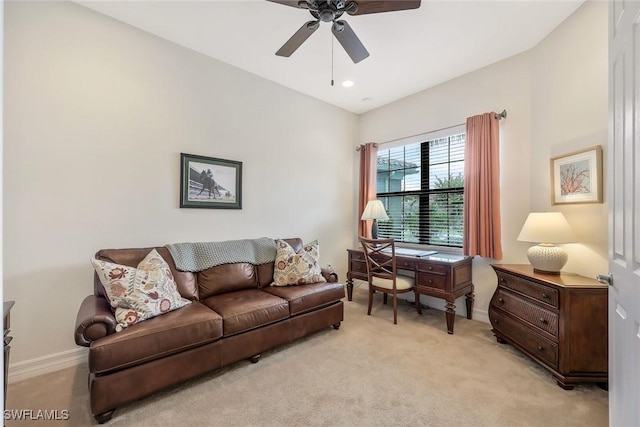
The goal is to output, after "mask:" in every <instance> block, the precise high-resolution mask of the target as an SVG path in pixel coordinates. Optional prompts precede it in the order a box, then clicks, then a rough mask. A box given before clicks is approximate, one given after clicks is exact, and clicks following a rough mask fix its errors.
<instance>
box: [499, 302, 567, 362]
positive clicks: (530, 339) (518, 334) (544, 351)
mask: <svg viewBox="0 0 640 427" xmlns="http://www.w3.org/2000/svg"><path fill="white" fill-rule="evenodd" d="M489 318H490V319H491V325H492V326H493V328H494V329H495V330H496V331H498V332H500V333H501V334H503V335H504V336H505V337H507V338H508V339H509V340H511V341H512V342H513V343H514V344H517V345H519V346H520V347H522V348H523V349H524V350H525V351H526V352H527V353H529V354H530V355H531V356H532V357H534V358H536V359H538V360H540V361H542V362H544V363H546V364H547V365H548V366H551V367H552V368H554V369H556V367H557V364H558V344H556V343H554V342H553V341H550V340H548V339H546V338H544V337H542V336H540V335H538V334H536V333H535V332H533V331H532V330H530V329H528V328H527V327H526V326H524V325H522V324H520V323H518V321H516V320H513V319H511V318H510V317H508V316H505V315H504V314H502V313H501V312H500V310H499V309H496V308H495V307H489Z"/></svg>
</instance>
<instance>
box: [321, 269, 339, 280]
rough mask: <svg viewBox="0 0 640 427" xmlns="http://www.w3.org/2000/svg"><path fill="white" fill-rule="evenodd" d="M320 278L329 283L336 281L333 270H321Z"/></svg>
mask: <svg viewBox="0 0 640 427" xmlns="http://www.w3.org/2000/svg"><path fill="white" fill-rule="evenodd" d="M322 276H323V277H324V278H325V279H326V280H327V282H329V283H336V282H337V281H338V273H336V272H335V271H334V269H333V268H322Z"/></svg>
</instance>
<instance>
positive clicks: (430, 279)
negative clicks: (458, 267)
mask: <svg viewBox="0 0 640 427" xmlns="http://www.w3.org/2000/svg"><path fill="white" fill-rule="evenodd" d="M416 286H421V287H425V288H431V289H434V288H435V289H445V288H446V286H447V277H446V276H440V275H437V274H427V273H422V272H417V273H416Z"/></svg>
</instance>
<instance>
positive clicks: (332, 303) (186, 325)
mask: <svg viewBox="0 0 640 427" xmlns="http://www.w3.org/2000/svg"><path fill="white" fill-rule="evenodd" d="M286 241H287V242H288V243H289V244H290V245H291V246H292V247H293V248H294V249H295V250H296V251H298V250H299V249H300V248H301V247H302V241H301V240H300V239H287V240H286ZM151 249H153V248H140V249H106V250H100V251H98V253H97V254H96V258H97V259H100V260H105V261H109V262H113V263H116V264H122V265H129V266H132V267H135V266H137V265H138V263H140V261H141V260H142V259H143V258H144V257H145V256H146V255H147V254H148V253H149V251H150V250H151ZM155 249H156V250H157V251H158V253H160V255H162V257H163V258H164V259H165V260H166V261H167V263H168V264H169V266H170V268H171V271H172V273H173V275H174V279H175V281H176V284H177V286H178V291H179V292H180V294H181V295H182V296H183V297H184V298H187V299H190V300H192V301H193V302H192V303H191V304H188V305H186V306H184V307H182V308H179V309H177V310H174V311H171V312H169V313H166V314H163V315H161V316H158V317H154V318H152V319H148V320H145V321H143V322H140V323H137V324H134V325H131V326H129V327H128V328H125V329H124V330H122V331H121V332H117V333H116V332H115V327H116V320H115V317H114V315H113V312H112V311H111V308H110V306H109V303H108V301H107V299H106V298H105V295H104V290H103V288H102V285H101V284H100V281H99V279H98V277H97V276H95V275H94V294H93V295H89V296H87V297H86V298H85V299H84V301H83V302H82V305H81V306H80V309H79V311H78V316H77V320H76V330H75V341H76V344H78V345H81V346H85V347H89V389H90V401H91V412H92V414H93V415H94V417H95V419H96V420H97V421H98V422H99V423H101V424H102V423H104V422H106V421H108V420H110V419H111V417H112V416H113V413H114V411H115V408H116V407H117V406H119V405H122V404H125V403H128V402H132V401H134V400H137V399H140V398H142V397H145V396H148V395H150V394H152V393H154V392H156V391H158V390H160V389H163V388H165V387H169V386H173V385H176V384H179V383H181V382H184V381H186V380H189V379H192V378H196V377H198V376H200V375H202V374H204V373H206V372H209V371H212V370H215V369H218V368H221V367H223V366H226V365H229V364H231V363H234V362H237V361H239V360H242V359H250V360H251V361H252V362H254V363H255V362H257V361H258V360H259V358H260V354H261V353H262V352H264V351H266V350H269V349H271V348H274V347H276V346H278V345H281V344H285V343H289V342H291V341H293V340H295V339H297V338H301V337H304V336H306V335H309V334H311V333H313V332H316V331H318V330H320V329H323V328H327V327H329V326H333V327H334V328H335V329H338V328H339V327H340V322H341V321H342V320H343V313H344V311H343V304H342V298H344V296H345V293H344V286H343V285H342V284H340V283H337V281H338V277H337V275H336V274H335V273H334V272H332V271H329V270H327V269H323V271H322V273H323V276H324V277H325V278H326V279H327V283H313V284H306V285H297V286H287V287H270V286H269V285H270V284H271V283H272V282H273V270H274V264H273V263H269V264H263V265H258V266H255V265H252V264H247V263H237V264H224V265H219V266H216V267H213V268H210V269H207V270H204V271H201V272H198V273H190V272H181V271H178V270H177V269H176V266H175V263H174V261H173V258H172V257H171V254H170V253H169V251H168V250H167V248H165V247H156V248H155Z"/></svg>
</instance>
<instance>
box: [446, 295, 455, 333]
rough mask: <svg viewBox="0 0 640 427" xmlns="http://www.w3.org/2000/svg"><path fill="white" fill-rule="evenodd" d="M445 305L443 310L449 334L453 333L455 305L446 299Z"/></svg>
mask: <svg viewBox="0 0 640 427" xmlns="http://www.w3.org/2000/svg"><path fill="white" fill-rule="evenodd" d="M445 307H446V309H447V310H446V312H445V315H446V316H447V332H448V333H449V334H453V322H454V321H455V319H456V305H455V304H454V303H452V302H450V301H447V303H446V304H445Z"/></svg>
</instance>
